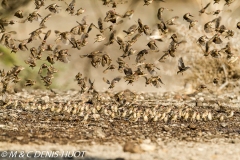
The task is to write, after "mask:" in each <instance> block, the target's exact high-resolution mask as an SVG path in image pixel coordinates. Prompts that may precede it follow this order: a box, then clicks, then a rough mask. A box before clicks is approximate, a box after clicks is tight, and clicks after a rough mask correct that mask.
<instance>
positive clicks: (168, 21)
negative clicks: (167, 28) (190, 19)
mask: <svg viewBox="0 0 240 160" xmlns="http://www.w3.org/2000/svg"><path fill="white" fill-rule="evenodd" d="M178 18H179V17H178V16H174V17H172V18H171V19H169V20H167V21H166V24H167V25H176V23H174V21H175V20H176V19H178Z"/></svg>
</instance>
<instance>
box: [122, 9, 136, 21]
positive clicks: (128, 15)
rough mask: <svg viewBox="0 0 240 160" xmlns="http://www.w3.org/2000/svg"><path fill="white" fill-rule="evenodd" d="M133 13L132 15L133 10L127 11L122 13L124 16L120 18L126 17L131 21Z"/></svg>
mask: <svg viewBox="0 0 240 160" xmlns="http://www.w3.org/2000/svg"><path fill="white" fill-rule="evenodd" d="M133 13H134V10H128V11H127V12H125V13H124V15H123V16H122V18H126V17H128V18H129V19H132V17H133Z"/></svg>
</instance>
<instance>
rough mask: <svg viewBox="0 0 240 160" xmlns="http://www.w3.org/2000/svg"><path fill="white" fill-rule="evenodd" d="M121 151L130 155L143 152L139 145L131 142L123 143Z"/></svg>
mask: <svg viewBox="0 0 240 160" xmlns="http://www.w3.org/2000/svg"><path fill="white" fill-rule="evenodd" d="M123 151H124V152H130V153H142V152H143V150H142V149H141V147H140V146H139V145H136V144H134V143H132V142H127V143H125V145H124V146H123Z"/></svg>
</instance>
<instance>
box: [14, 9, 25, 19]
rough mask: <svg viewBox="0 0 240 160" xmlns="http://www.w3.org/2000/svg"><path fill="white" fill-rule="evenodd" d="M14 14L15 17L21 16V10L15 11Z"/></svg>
mask: <svg viewBox="0 0 240 160" xmlns="http://www.w3.org/2000/svg"><path fill="white" fill-rule="evenodd" d="M14 16H15V17H17V18H23V11H22V10H18V11H17V12H15V14H14Z"/></svg>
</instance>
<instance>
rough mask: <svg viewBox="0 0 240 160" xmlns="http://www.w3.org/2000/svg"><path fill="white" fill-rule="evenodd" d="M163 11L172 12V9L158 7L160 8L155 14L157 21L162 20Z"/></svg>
mask: <svg viewBox="0 0 240 160" xmlns="http://www.w3.org/2000/svg"><path fill="white" fill-rule="evenodd" d="M164 10H168V11H173V9H168V8H164V7H160V8H159V9H158V13H157V18H158V20H163V19H162V14H163V11H164Z"/></svg>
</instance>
